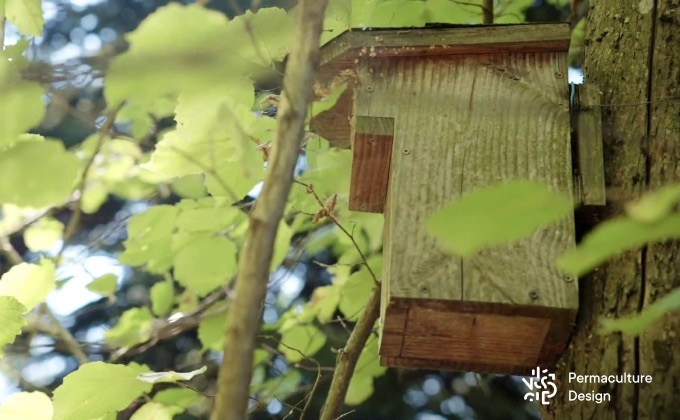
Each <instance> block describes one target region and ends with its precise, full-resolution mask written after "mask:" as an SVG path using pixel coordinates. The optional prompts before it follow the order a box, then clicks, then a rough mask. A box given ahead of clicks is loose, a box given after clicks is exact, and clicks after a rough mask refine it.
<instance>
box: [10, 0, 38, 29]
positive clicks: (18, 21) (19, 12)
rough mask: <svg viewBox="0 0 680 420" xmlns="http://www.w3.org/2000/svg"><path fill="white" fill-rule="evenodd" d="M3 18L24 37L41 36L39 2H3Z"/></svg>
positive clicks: (18, 0) (21, 0)
mask: <svg viewBox="0 0 680 420" xmlns="http://www.w3.org/2000/svg"><path fill="white" fill-rule="evenodd" d="M5 16H7V20H9V21H10V22H12V23H13V24H14V26H16V27H17V29H19V32H21V33H22V34H24V35H33V36H40V35H42V29H43V25H44V24H45V20H44V19H43V13H42V8H41V7H40V0H5Z"/></svg>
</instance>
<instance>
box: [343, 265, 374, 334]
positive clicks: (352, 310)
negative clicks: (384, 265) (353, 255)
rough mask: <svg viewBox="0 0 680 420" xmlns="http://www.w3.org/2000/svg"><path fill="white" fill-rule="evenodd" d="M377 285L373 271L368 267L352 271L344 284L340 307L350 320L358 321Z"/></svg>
mask: <svg viewBox="0 0 680 420" xmlns="http://www.w3.org/2000/svg"><path fill="white" fill-rule="evenodd" d="M374 287H375V282H374V281H373V277H371V273H369V272H368V270H366V268H361V270H359V271H357V272H355V273H352V275H351V276H349V280H347V282H346V283H345V284H343V285H342V289H341V291H340V302H339V305H338V308H339V309H340V311H341V312H342V313H343V314H344V315H345V317H346V318H347V319H348V320H350V321H356V320H358V319H359V316H361V313H362V312H363V311H364V308H365V307H366V302H368V298H369V296H370V294H371V291H372V290H373V288H374Z"/></svg>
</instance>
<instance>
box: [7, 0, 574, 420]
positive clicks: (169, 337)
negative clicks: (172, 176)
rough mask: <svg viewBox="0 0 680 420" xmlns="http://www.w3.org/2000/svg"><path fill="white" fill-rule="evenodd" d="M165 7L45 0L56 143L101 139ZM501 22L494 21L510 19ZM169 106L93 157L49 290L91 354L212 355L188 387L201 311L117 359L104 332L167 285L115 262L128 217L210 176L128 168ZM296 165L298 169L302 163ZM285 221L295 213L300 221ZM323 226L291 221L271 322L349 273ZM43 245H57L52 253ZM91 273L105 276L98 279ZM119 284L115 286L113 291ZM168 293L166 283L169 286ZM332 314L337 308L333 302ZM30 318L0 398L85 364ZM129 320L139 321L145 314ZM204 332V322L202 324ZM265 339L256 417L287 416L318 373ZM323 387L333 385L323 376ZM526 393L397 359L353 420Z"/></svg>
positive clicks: (516, 400) (342, 244) (513, 400)
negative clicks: (114, 74)
mask: <svg viewBox="0 0 680 420" xmlns="http://www.w3.org/2000/svg"><path fill="white" fill-rule="evenodd" d="M452 2H453V3H456V2H455V1H452ZM167 3H169V2H168V1H165V0H116V1H101V0H73V1H67V0H44V1H43V2H42V5H43V11H44V16H45V27H44V33H43V36H42V37H39V38H37V39H35V40H34V42H32V43H31V45H30V46H29V47H28V49H27V56H28V57H29V59H30V65H29V66H28V67H27V68H26V69H25V70H24V77H25V78H26V79H29V80H33V81H38V82H40V83H41V84H42V85H43V87H44V88H45V89H46V90H47V92H48V95H47V101H48V108H47V113H46V115H45V117H44V118H43V121H42V123H41V124H40V126H39V127H37V128H36V129H35V130H34V132H35V133H36V134H41V135H44V136H45V137H51V138H56V139H60V140H61V141H62V142H63V143H64V144H65V145H66V147H73V146H76V145H80V147H82V150H83V151H84V153H85V152H87V151H88V150H91V149H92V148H94V147H95V144H94V143H96V138H95V137H96V136H94V135H95V134H96V132H97V130H98V129H99V127H100V126H101V124H102V113H103V111H104V109H105V108H106V106H105V103H104V99H103V93H102V92H103V76H104V75H105V74H106V71H107V68H108V65H109V63H110V61H111V59H112V58H113V57H115V56H116V55H118V54H120V53H121V52H123V51H125V49H126V48H127V45H126V43H125V41H124V38H123V34H125V33H126V32H129V31H132V30H134V29H135V28H136V27H137V26H138V25H139V24H140V22H141V21H142V20H143V19H144V18H145V17H147V16H148V15H149V14H150V13H152V12H154V10H156V9H157V8H158V7H161V6H163V5H166V4H167ZM183 3H185V4H188V3H189V2H188V1H185V2H183ZM404 3H406V2H404ZM294 5H295V2H294V1H293V0H281V1H276V0H262V1H257V2H252V4H251V2H250V0H238V1H236V0H213V1H211V2H210V3H209V4H208V7H210V8H212V9H215V10H220V11H222V12H224V13H225V14H227V15H228V16H231V17H233V16H235V15H236V14H239V13H242V12H243V11H245V10H248V9H250V8H253V7H254V8H261V7H270V6H277V7H282V8H285V9H290V8H291V7H294ZM496 7H497V11H499V13H501V12H502V11H504V10H505V11H509V16H511V17H510V18H507V19H508V20H507V21H508V22H510V21H512V22H523V21H526V22H555V21H568V20H571V21H572V23H573V27H574V28H577V29H576V31H578V30H581V32H582V22H583V20H582V19H581V18H582V17H583V16H581V15H582V14H583V12H584V11H585V8H584V7H583V5H581V6H580V7H578V8H577V9H575V10H576V12H577V14H573V13H572V12H571V9H570V5H569V3H568V1H566V0H550V1H549V0H529V1H527V0H500V1H496ZM586 8H587V6H586ZM464 10H466V11H467V12H468V13H470V15H471V16H475V15H476V14H478V15H479V18H480V19H481V12H477V11H476V8H475V7H468V8H467V9H464ZM499 17H500V15H499ZM503 19H505V18H500V19H499V21H500V22H503ZM450 20H455V18H452V17H450V16H442V19H441V20H440V21H442V22H447V21H450ZM473 20H474V19H473ZM470 23H476V22H470ZM579 28H580V29H579ZM580 36H581V37H582V35H580ZM578 39H579V36H578V34H577V36H576V41H575V42H572V46H574V47H575V48H574V53H573V54H572V63H571V64H572V65H573V66H576V67H578V65H579V62H580V61H579V58H578V57H579V46H580V45H581V42H580V41H579V40H578ZM17 40H18V34H17V32H16V31H14V30H13V29H12V28H11V26H8V29H7V32H6V39H5V42H6V44H12V43H14V42H16V41H17ZM282 71H283V63H280V65H277V66H276V67H275V68H273V69H271V71H268V72H265V73H263V74H262V75H259V76H258V80H256V88H257V89H258V97H259V98H263V97H265V96H266V95H268V94H277V93H279V91H280V86H281V80H282ZM161 108H162V106H161ZM264 113H265V115H273V114H274V113H275V108H269V109H265V110H264ZM167 115H170V113H167V112H159V113H158V115H150V118H149V121H147V122H146V123H145V124H147V125H148V126H146V127H145V128H146V130H142V132H144V133H145V135H144V136H142V138H141V140H140V142H139V144H138V147H134V148H132V149H130V148H129V147H128V146H126V145H125V144H123V143H115V142H110V143H108V144H107V146H106V147H105V149H103V152H102V159H100V160H97V161H95V162H94V163H93V165H94V167H95V169H97V170H95V171H93V173H94V174H95V178H94V179H93V180H89V181H88V182H91V183H92V185H93V187H92V188H91V193H90V195H89V196H88V197H89V199H88V200H89V201H85V202H84V203H83V214H82V216H81V223H80V225H79V228H78V230H77V231H76V232H75V234H74V236H73V239H72V240H71V242H70V244H69V246H68V247H66V248H65V249H64V250H63V257H64V260H65V261H66V263H64V264H62V266H61V267H60V270H59V272H58V278H59V279H61V280H68V282H67V283H65V285H64V286H63V287H61V288H60V289H59V290H57V291H56V292H54V293H52V294H51V295H50V297H49V299H48V304H49V305H50V308H51V309H52V310H53V311H54V312H55V313H56V314H57V316H58V317H59V318H60V320H62V322H63V323H64V325H66V326H67V327H68V328H69V330H70V331H71V332H72V333H73V335H74V336H75V338H76V339H77V340H78V341H79V342H80V343H81V344H82V348H83V350H84V351H85V352H86V353H87V354H88V355H89V356H90V358H91V360H109V359H110V358H111V357H118V361H120V362H130V361H134V362H137V363H141V364H146V365H148V366H149V367H150V368H151V369H153V370H156V371H163V370H177V371H186V370H189V369H193V368H194V367H195V366H200V365H203V364H206V365H208V372H207V374H205V375H200V376H199V377H197V378H195V379H194V381H192V385H193V386H194V387H196V388H198V389H201V390H210V389H214V388H213V385H214V381H215V376H216V372H217V363H218V362H219V360H220V359H221V357H220V354H219V348H220V347H221V344H219V343H218V344H216V345H215V346H214V347H215V350H209V351H207V352H205V351H203V350H202V348H203V345H202V343H201V340H200V337H199V334H201V332H200V330H198V331H197V328H196V327H197V326H198V324H199V320H198V319H195V320H193V324H192V320H189V321H187V322H189V324H188V325H183V326H182V327H181V328H179V329H178V330H176V331H173V330H172V329H168V330H167V334H166V335H164V336H163V337H162V339H160V340H158V341H157V342H155V343H153V345H150V346H145V347H143V348H138V349H136V350H135V351H134V352H129V353H126V354H122V355H116V354H115V353H114V351H115V349H114V348H113V347H111V346H110V345H108V344H105V342H104V338H105V334H109V337H111V334H112V331H114V332H113V335H114V336H115V334H116V333H115V331H116V330H115V329H113V330H112V328H114V327H115V326H116V325H117V323H118V322H119V320H120V317H121V315H122V314H123V313H124V312H125V311H126V310H129V309H130V308H135V307H142V308H145V307H151V305H152V294H154V293H165V292H164V291H163V287H159V286H157V285H159V284H163V283H162V275H155V274H151V273H149V272H148V270H147V271H144V270H141V269H136V268H132V267H130V266H126V265H122V264H121V263H120V262H119V260H118V256H119V255H120V254H121V252H123V250H124V247H123V242H124V241H125V240H126V239H127V232H126V229H127V225H128V221H129V220H130V218H131V217H132V216H133V215H135V214H139V213H140V212H142V211H144V210H146V209H148V208H149V207H150V206H152V205H156V204H175V203H177V202H179V201H180V200H181V199H182V198H200V197H204V196H205V195H206V191H205V189H204V187H203V184H202V182H200V180H198V179H197V178H196V177H193V176H188V177H184V178H181V179H180V180H178V181H176V182H172V183H163V182H158V180H155V179H153V177H152V176H151V175H149V174H144V173H138V172H134V167H135V165H136V163H139V162H140V161H143V160H144V159H147V158H148V156H147V155H148V152H150V151H151V150H153V149H154V146H155V144H156V142H157V141H158V136H157V134H158V133H159V132H162V131H163V130H164V129H166V128H168V127H172V126H173V124H174V121H173V119H172V118H168V117H167ZM134 124H135V122H134V121H133V122H128V123H122V124H118V123H117V124H116V125H115V126H114V127H113V129H114V131H115V132H118V133H120V134H121V135H133V136H134V133H133V131H134V130H135V126H134ZM134 137H136V138H137V137H138V136H134ZM301 169H304V164H303V165H302V166H301ZM92 191H95V192H94V193H93V192H92ZM249 201H252V197H245V198H244V200H242V202H241V203H242V204H244V206H245V205H246V204H247V203H248V202H249ZM3 213H4V214H3V216H4V218H5V221H6V220H7V217H8V215H7V214H8V209H6V208H5V209H3ZM71 216H72V210H70V209H69V208H68V207H65V208H63V209H61V210H59V211H57V212H55V213H54V214H52V216H51V217H52V219H49V220H56V221H59V222H61V223H62V224H64V225H65V224H67V223H68V221H69V219H70V217H71ZM49 220H48V221H47V222H41V223H46V225H45V226H43V229H41V230H39V231H38V232H33V233H34V234H36V233H37V234H39V235H40V234H42V235H44V234H45V232H49V231H50V226H52V227H54V226H55V225H54V224H52V225H50V223H49ZM288 222H289V223H294V221H293V220H289V221H288ZM58 226H59V225H58V224H57V230H58V229H59V227H58ZM360 227H361V228H363V233H362V235H363V238H362V240H364V241H367V242H371V240H375V238H376V237H377V238H379V237H380V235H381V233H382V228H381V227H380V228H376V227H375V223H374V222H372V221H367V222H366V223H364V224H363V225H360ZM329 229H330V227H329V226H323V225H322V226H320V227H319V226H314V227H313V229H296V230H295V234H294V235H293V236H292V238H291V247H290V249H289V250H288V251H287V254H286V257H285V259H284V263H283V265H282V266H281V267H280V268H279V269H277V270H275V271H274V273H273V275H272V279H271V283H270V288H269V292H268V295H267V299H266V302H267V308H266V309H265V315H264V320H265V322H266V323H267V324H271V325H274V324H276V323H277V322H280V320H281V317H282V315H283V314H284V313H286V312H287V311H290V309H291V308H293V309H295V308H301V306H300V305H302V304H303V303H304V302H308V301H310V300H311V299H313V296H314V291H315V290H317V289H318V288H319V287H323V286H328V285H330V284H331V280H332V278H333V276H338V275H347V276H349V272H347V273H344V274H343V273H341V271H342V270H341V269H338V267H341V265H337V266H334V265H335V264H337V263H338V262H340V263H341V264H342V261H343V255H344V254H345V253H347V252H351V249H352V246H351V244H349V242H348V240H347V238H346V237H343V236H342V235H338V233H337V232H335V233H333V234H329V231H330V230H329ZM30 237H31V236H30V234H28V235H27V234H25V232H19V233H17V234H14V235H12V236H11V238H10V241H11V244H12V245H13V246H14V248H15V249H16V250H17V251H18V252H19V254H20V255H21V256H22V257H23V258H24V259H26V260H27V261H35V260H36V259H37V258H38V256H39V255H40V250H39V249H37V248H36V247H35V246H31V244H30V243H29V242H30ZM57 238H58V235H57ZM374 245H377V248H376V247H375V246H370V245H369V246H368V248H373V249H372V251H373V254H374V255H379V253H380V240H379V239H378V242H377V243H376V244H374ZM56 248H57V249H58V244H57V245H56ZM52 249H54V247H53V248H52ZM47 252H48V254H49V252H50V251H49V250H48V251H47ZM52 252H53V251H52ZM0 263H1V264H2V265H1V269H2V270H1V271H2V272H5V271H6V270H8V269H9V266H10V262H9V261H7V260H6V259H0ZM107 276H108V277H107ZM93 279H98V280H97V282H96V283H94V284H93V283H92V280H93ZM159 280H160V281H159ZM111 282H114V283H113V286H114V287H111V286H112V285H111ZM107 284H108V286H107ZM116 284H118V289H117V290H116V291H115V293H111V290H113V289H114V288H115V285H116ZM154 289H155V291H154ZM95 292H98V293H95ZM174 292H175V290H170V293H171V294H172V293H174ZM178 292H179V293H180V301H181V299H182V296H184V297H185V298H186V302H185V304H186V307H187V308H191V307H195V306H196V304H197V302H195V299H196V297H195V295H192V294H181V293H183V292H182V291H181V290H178ZM192 300H194V301H192ZM181 308H182V303H180V309H181ZM152 310H153V312H154V314H159V313H160V314H162V313H163V312H164V310H163V308H157V307H154V308H152ZM334 315H335V316H338V315H339V312H338V313H336V314H334ZM345 315H347V314H345ZM140 316H141V318H144V317H145V316H144V315H140ZM140 322H141V321H140ZM347 322H350V321H347ZM30 325H31V328H28V329H26V331H25V332H24V333H23V334H22V335H21V336H20V337H17V339H16V341H15V343H14V344H13V345H11V346H9V347H8V348H7V356H6V357H5V358H3V359H0V372H1V373H0V401H1V400H2V399H4V398H6V397H7V396H8V395H10V394H11V393H13V392H16V391H18V390H19V389H21V390H26V391H31V390H41V391H45V392H48V393H49V391H50V390H53V389H54V388H56V387H57V386H58V385H59V384H60V383H61V381H62V379H63V377H64V376H65V375H66V374H68V373H69V372H71V371H73V370H74V369H75V368H76V367H77V363H76V361H75V360H74V359H73V357H72V356H71V355H70V354H69V352H68V351H67V349H66V348H65V347H64V345H63V343H61V342H59V341H57V340H55V339H54V338H52V334H50V331H49V330H48V329H47V327H45V326H44V325H43V323H41V322H40V320H39V319H38V320H36V322H34V323H31V324H30ZM132 325H135V326H137V327H139V325H140V324H134V323H133V324H132ZM219 327H220V323H219V322H218V323H217V327H214V326H213V328H216V331H221V330H220V329H219ZM204 328H210V327H209V326H205V325H204ZM321 328H322V331H323V333H324V334H325V335H326V337H327V341H326V342H325V344H324V345H323V348H322V349H321V350H320V351H319V352H318V353H317V354H316V356H315V359H316V360H317V361H318V362H319V364H320V365H321V366H323V367H325V368H331V367H332V366H333V365H334V363H335V352H334V349H337V348H340V347H341V346H342V345H344V343H345V341H346V339H347V336H348V329H347V326H346V325H344V323H343V322H337V323H330V324H328V325H324V326H321ZM107 331H108V333H107ZM122 335H123V336H124V334H122ZM261 341H262V343H261V345H262V348H263V349H265V350H267V351H269V353H268V354H269V355H270V356H271V357H269V358H268V359H267V361H266V362H265V363H263V364H261V365H260V366H259V367H257V368H256V371H255V378H256V381H259V383H260V384H261V386H260V387H259V390H258V395H259V396H261V397H262V398H261V400H262V401H264V402H262V403H260V402H253V417H252V418H254V419H268V418H284V417H285V416H286V415H287V414H288V412H289V411H290V410H289V409H288V408H287V406H288V405H295V404H297V402H298V401H299V400H301V399H302V398H303V396H304V395H305V394H306V393H307V392H309V389H310V387H311V385H312V384H313V382H314V380H315V377H316V369H315V368H314V367H313V366H311V365H310V364H305V363H304V362H301V363H300V364H298V365H296V366H293V365H291V364H289V363H288V362H286V359H285V358H284V357H283V355H282V353H285V351H282V350H281V349H280V348H279V349H278V350H277V346H278V343H277V341H276V339H270V338H268V337H267V336H263V337H262V339H261ZM375 342H376V340H375V339H373V343H375ZM203 344H205V343H203ZM321 386H322V387H327V386H328V381H327V380H326V381H324V382H323V383H322V384H321ZM102 391H103V392H105V390H102ZM184 391H188V390H182V391H179V393H178V395H177V396H175V397H177V398H179V396H180V394H181V396H182V397H183V398H188V399H189V400H190V401H189V402H188V403H187V405H191V404H190V403H196V404H194V405H193V406H192V407H191V408H190V409H189V410H188V411H187V412H186V413H183V414H180V415H178V416H176V418H178V419H190V418H207V415H208V412H209V404H208V403H206V402H205V401H202V400H203V399H202V398H198V399H194V400H192V399H191V398H192V397H191V395H192V391H189V392H188V393H186V392H184ZM324 394H325V393H324V392H323V390H322V391H320V392H317V393H316V396H315V400H314V402H313V406H312V407H311V408H310V410H311V412H312V413H314V412H318V411H319V409H320V407H321V404H322V403H323V397H324ZM523 395H524V388H523V385H522V381H521V379H520V378H517V377H511V376H500V375H478V374H473V373H465V372H460V373H454V372H435V371H410V370H399V369H389V370H387V372H386V373H385V374H384V375H382V376H379V377H378V378H377V379H376V380H375V382H374V383H373V391H372V393H371V394H370V397H369V398H368V399H366V400H365V401H363V402H362V403H361V404H359V405H357V406H356V407H354V410H355V412H354V414H353V416H352V417H351V418H356V419H420V420H436V419H459V418H460V419H469V418H478V419H532V418H537V417H538V411H537V408H536V406H535V405H534V404H533V403H530V402H526V401H524V399H523ZM194 396H195V394H194ZM135 408H137V407H135V406H134V405H133V406H132V407H131V408H130V409H129V410H128V411H127V412H125V413H121V415H120V416H121V418H128V417H129V416H130V415H131V413H132V412H133V411H134V409H135Z"/></svg>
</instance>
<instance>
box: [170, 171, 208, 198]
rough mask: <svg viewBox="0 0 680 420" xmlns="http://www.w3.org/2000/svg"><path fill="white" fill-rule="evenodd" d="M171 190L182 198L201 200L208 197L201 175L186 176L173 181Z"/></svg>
mask: <svg viewBox="0 0 680 420" xmlns="http://www.w3.org/2000/svg"><path fill="white" fill-rule="evenodd" d="M170 189H172V192H174V193H175V194H176V195H178V196H180V197H182V198H201V197H205V196H206V195H208V190H206V188H205V185H204V184H203V176H202V175H199V174H193V175H185V176H182V177H179V178H175V179H173V181H172V183H171V184H170Z"/></svg>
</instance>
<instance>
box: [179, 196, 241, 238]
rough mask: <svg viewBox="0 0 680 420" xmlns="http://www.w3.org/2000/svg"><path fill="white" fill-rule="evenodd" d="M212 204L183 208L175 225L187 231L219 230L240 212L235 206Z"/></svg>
mask: <svg viewBox="0 0 680 420" xmlns="http://www.w3.org/2000/svg"><path fill="white" fill-rule="evenodd" d="M210 201H211V202H212V205H208V206H206V207H198V208H194V209H189V210H183V211H182V212H181V213H180V214H179V217H178V218H177V227H178V228H179V229H181V230H184V231H187V232H219V231H221V230H225V229H227V228H228V227H230V226H231V225H232V223H233V222H234V221H235V219H236V218H237V216H239V215H240V212H239V210H238V209H237V208H235V207H231V206H230V207H224V206H219V207H218V206H216V205H215V204H214V200H210Z"/></svg>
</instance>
